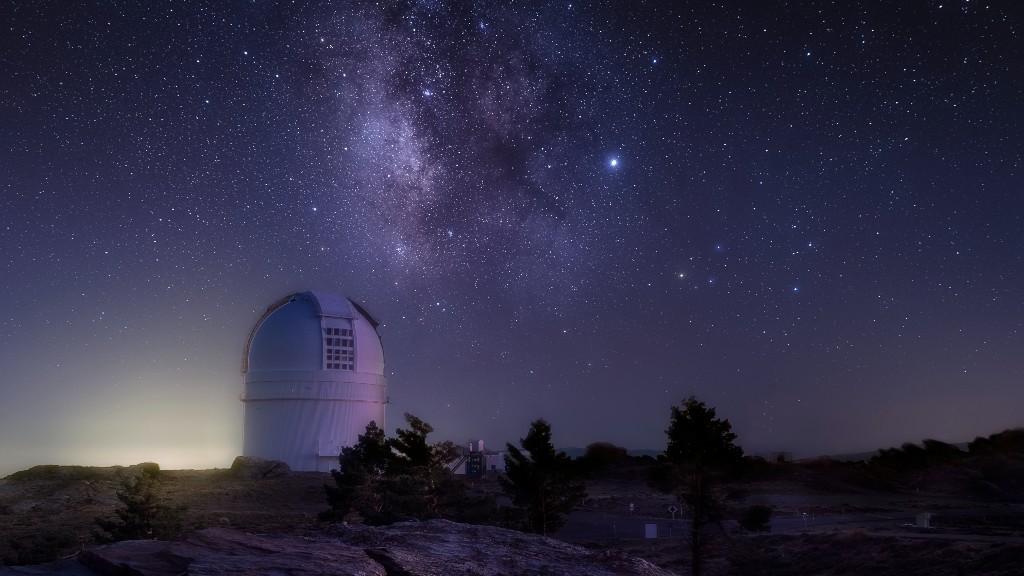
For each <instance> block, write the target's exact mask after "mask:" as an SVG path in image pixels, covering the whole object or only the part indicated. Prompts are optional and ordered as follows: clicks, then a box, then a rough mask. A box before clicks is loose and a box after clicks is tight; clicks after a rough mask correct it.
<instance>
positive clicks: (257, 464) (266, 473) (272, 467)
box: [231, 456, 292, 480]
mask: <svg viewBox="0 0 1024 576" xmlns="http://www.w3.org/2000/svg"><path fill="white" fill-rule="evenodd" d="M231 473H232V474H233V475H234V476H235V477H236V478H245V479H248V480H259V479H261V478H273V477H275V476H287V475H289V474H291V473H292V469H291V468H290V467H289V466H288V464H287V463H285V462H282V461H280V460H267V459H266V458H257V457H256V456H238V457H237V458H235V460H234V462H232V463H231Z"/></svg>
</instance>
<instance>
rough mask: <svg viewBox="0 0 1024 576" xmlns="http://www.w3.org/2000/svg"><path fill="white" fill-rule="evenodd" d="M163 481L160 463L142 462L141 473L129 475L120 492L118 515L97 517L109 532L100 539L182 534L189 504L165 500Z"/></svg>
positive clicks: (170, 536) (117, 539)
mask: <svg viewBox="0 0 1024 576" xmlns="http://www.w3.org/2000/svg"><path fill="white" fill-rule="evenodd" d="M159 485H160V466H159V465H158V464H156V463H153V462H146V463H145V464H142V471H141V473H140V474H138V475H136V476H132V477H130V478H126V479H125V480H124V481H123V482H122V487H121V490H118V491H117V493H116V495H117V499H118V500H120V501H121V507H120V508H118V509H117V510H116V511H115V513H116V514H117V517H118V519H117V520H108V519H104V518H97V519H96V520H95V522H96V525H97V526H99V527H100V528H101V529H102V530H103V531H104V532H105V534H101V535H100V536H99V539H100V540H101V541H107V542H117V541H120V540H143V539H153V538H159V539H170V538H176V537H178V536H179V535H180V534H181V533H182V531H183V530H184V514H185V507H184V506H170V505H168V504H166V503H164V501H163V499H162V498H161V497H160V494H159Z"/></svg>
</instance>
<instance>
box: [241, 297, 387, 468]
mask: <svg viewBox="0 0 1024 576" xmlns="http://www.w3.org/2000/svg"><path fill="white" fill-rule="evenodd" d="M377 324H378V322H377V321H376V320H375V319H374V318H373V316H371V315H370V313H369V312H367V311H366V310H365V309H363V308H362V307H361V306H360V305H359V304H357V303H356V302H355V301H353V300H350V299H348V298H346V297H345V296H342V295H341V294H337V293H334V292H300V293H296V294H290V295H288V296H285V297H284V298H281V299H280V300H278V301H276V302H274V303H273V304H271V305H270V306H269V307H268V308H267V310H266V312H264V313H263V315H262V316H261V317H260V318H259V320H257V322H256V325H255V326H254V327H253V329H252V331H251V332H250V334H249V339H248V341H247V342H246V344H245V352H244V354H243V356H242V374H243V375H244V378H245V393H244V394H243V396H242V402H243V403H244V406H245V424H244V436H243V448H242V454H243V455H245V456H258V457H261V458H268V459H273V460H282V461H284V462H286V463H287V464H288V466H290V467H291V468H292V469H293V470H306V471H315V470H320V471H327V470H330V469H331V468H332V467H337V465H338V454H339V453H340V452H341V448H342V447H343V446H351V445H353V444H355V443H356V441H357V440H358V437H359V435H360V434H362V433H363V432H365V430H366V425H367V424H369V423H370V421H374V422H376V423H377V426H378V427H380V428H381V429H384V426H385V423H384V409H385V406H386V404H387V393H386V382H385V378H384V349H383V347H382V346H381V341H380V336H379V335H378V334H377Z"/></svg>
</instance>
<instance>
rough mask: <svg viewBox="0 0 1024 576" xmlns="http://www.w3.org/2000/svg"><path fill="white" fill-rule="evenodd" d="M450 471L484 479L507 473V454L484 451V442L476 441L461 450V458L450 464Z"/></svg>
mask: <svg viewBox="0 0 1024 576" xmlns="http://www.w3.org/2000/svg"><path fill="white" fill-rule="evenodd" d="M448 469H449V470H451V471H452V472H454V473H455V474H459V475H463V476H466V477H467V478H483V476H484V475H485V474H490V473H494V472H504V471H505V453H504V452H495V451H494V450H484V441H483V440H475V441H472V442H469V443H468V444H467V445H466V446H463V447H460V448H459V457H458V458H457V459H455V460H454V461H452V462H449V463H448Z"/></svg>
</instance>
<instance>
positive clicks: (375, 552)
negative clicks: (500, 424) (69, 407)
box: [0, 520, 673, 576]
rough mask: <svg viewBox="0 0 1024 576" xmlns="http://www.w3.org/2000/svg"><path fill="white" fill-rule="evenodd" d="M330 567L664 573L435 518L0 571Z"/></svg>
mask: <svg viewBox="0 0 1024 576" xmlns="http://www.w3.org/2000/svg"><path fill="white" fill-rule="evenodd" d="M14 574H20V575H26V574H35V575H40V576H42V575H49V574H76V575H82V576H87V575H92V574H102V575H110V576H114V575H117V576H121V575H132V576H172V575H173V576H180V575H182V574H188V575H207V574H289V575H295V576H301V575H306V574H310V575H312V574H332V575H333V574H337V575H340V576H347V575H352V576H356V575H358V576H435V575H436V576H459V575H465V576H470V575H474V576H482V575H491V574H502V575H509V576H513V575H526V574H559V575H566V576H576V575H579V576H603V575H608V576H611V575H626V576H630V575H636V576H669V575H671V574H673V573H672V572H668V571H667V570H663V569H661V568H658V567H657V566H654V565H653V564H650V563H649V562H646V561H644V560H640V559H637V558H627V557H623V556H619V555H615V554H609V553H602V552H593V551H590V550H587V549H585V548H582V547H580V546H575V545H572V544H566V543H565V542H560V541H558V540H553V539H551V538H544V537H542V536H537V535H532V534H524V533H522V532H515V531H511V530H505V529H503V528H495V527H493V526H471V525H466V524H457V523H454V522H448V521H445V520H432V521H429V522H407V523H402V524H396V525H394V526H386V527H370V526H335V527H333V528H331V529H330V530H328V531H327V532H324V533H323V534H322V535H321V536H319V537H317V538H308V537H307V538H303V537H298V536H286V535H267V534H264V535H256V534H246V533H244V532H239V531H236V530H230V529H227V528H208V529H206V530H200V531H198V532H193V533H191V534H190V535H188V537H186V538H185V539H183V540H180V541H175V542H161V541H156V540H133V541H128V542H118V543H116V544H110V545H107V546H100V547H98V548H93V549H90V550H85V551H83V552H81V553H79V555H78V559H77V561H74V560H63V561H61V562H56V563H53V564H45V565H40V566H23V567H11V568H0V575H14Z"/></svg>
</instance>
